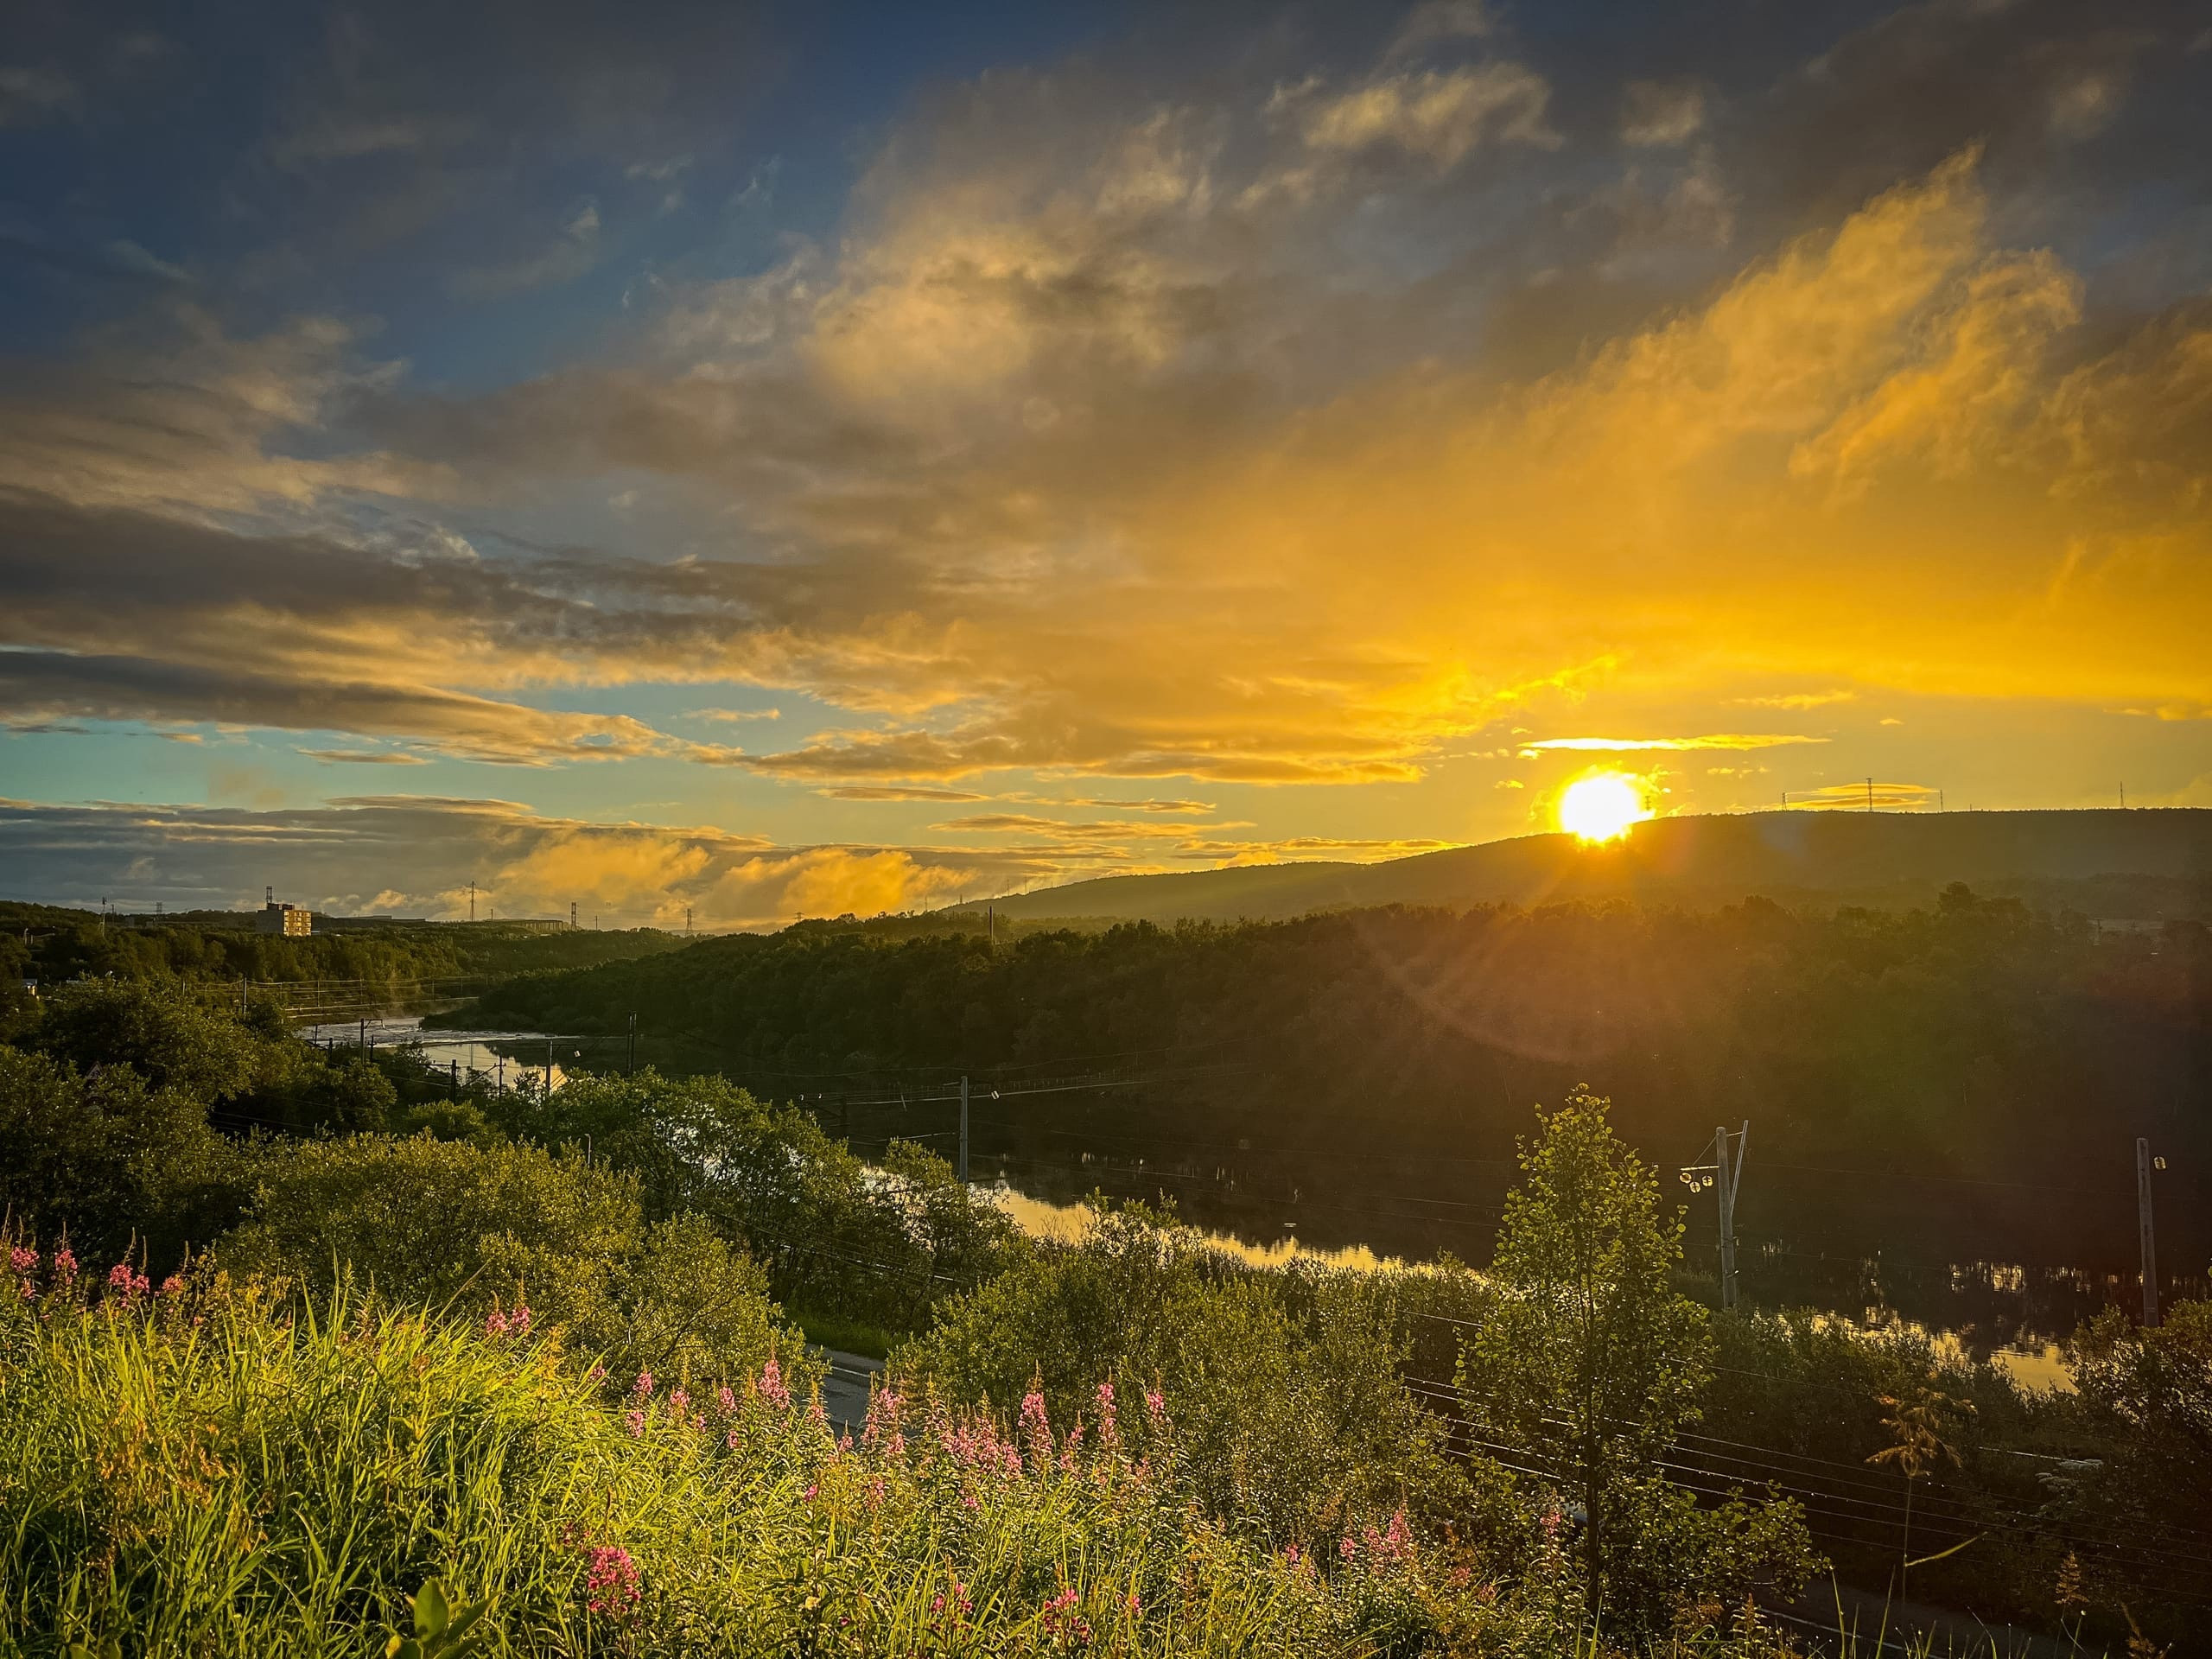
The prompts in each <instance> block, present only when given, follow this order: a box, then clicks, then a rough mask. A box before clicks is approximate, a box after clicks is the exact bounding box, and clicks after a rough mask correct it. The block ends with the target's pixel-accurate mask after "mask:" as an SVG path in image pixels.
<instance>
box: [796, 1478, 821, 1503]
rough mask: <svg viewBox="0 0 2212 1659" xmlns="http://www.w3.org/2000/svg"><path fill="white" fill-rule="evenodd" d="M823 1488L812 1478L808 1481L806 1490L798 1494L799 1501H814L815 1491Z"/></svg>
mask: <svg viewBox="0 0 2212 1659" xmlns="http://www.w3.org/2000/svg"><path fill="white" fill-rule="evenodd" d="M821 1490H822V1489H821V1487H820V1485H819V1484H817V1483H816V1482H814V1481H811V1480H810V1481H808V1482H807V1483H806V1490H805V1491H803V1492H801V1493H800V1494H799V1495H798V1501H799V1502H800V1503H813V1502H814V1495H815V1493H817V1491H821Z"/></svg>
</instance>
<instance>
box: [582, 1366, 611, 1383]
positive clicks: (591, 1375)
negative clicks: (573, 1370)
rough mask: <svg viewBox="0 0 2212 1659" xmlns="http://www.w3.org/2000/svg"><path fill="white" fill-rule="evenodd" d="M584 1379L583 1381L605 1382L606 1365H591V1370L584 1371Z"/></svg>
mask: <svg viewBox="0 0 2212 1659" xmlns="http://www.w3.org/2000/svg"><path fill="white" fill-rule="evenodd" d="M584 1381H585V1382H587V1383H604V1382H606V1381H607V1367H606V1366H604V1365H594V1366H593V1367H592V1368H591V1370H588V1371H586V1372H585V1373H584Z"/></svg>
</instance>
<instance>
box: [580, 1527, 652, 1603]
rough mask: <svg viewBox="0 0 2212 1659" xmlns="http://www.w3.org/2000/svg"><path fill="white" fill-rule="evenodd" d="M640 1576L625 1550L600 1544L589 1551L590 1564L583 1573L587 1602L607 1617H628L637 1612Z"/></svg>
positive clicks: (636, 1566)
mask: <svg viewBox="0 0 2212 1659" xmlns="http://www.w3.org/2000/svg"><path fill="white" fill-rule="evenodd" d="M643 1577H644V1575H643V1574H642V1573H639V1571H638V1564H637V1562H635V1561H633V1560H631V1559H630V1552H629V1551H628V1550H626V1549H622V1548H618V1547H617V1546H615V1545H613V1544H601V1545H600V1546H599V1547H598V1548H594V1550H593V1551H592V1553H591V1565H590V1567H589V1570H588V1571H587V1572H586V1573H585V1574H584V1590H585V1592H586V1593H587V1594H588V1596H589V1597H590V1600H589V1602H588V1604H587V1605H588V1606H589V1607H590V1609H591V1611H593V1612H594V1613H603V1614H605V1615H606V1616H607V1618H613V1619H625V1618H629V1616H630V1615H631V1614H632V1612H634V1611H637V1606H638V1602H639V1599H640V1597H641V1595H642V1594H643V1592H642V1590H641V1589H640V1587H639V1586H640V1581H641V1580H642V1579H643Z"/></svg>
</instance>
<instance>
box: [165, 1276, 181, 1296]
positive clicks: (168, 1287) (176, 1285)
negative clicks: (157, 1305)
mask: <svg viewBox="0 0 2212 1659" xmlns="http://www.w3.org/2000/svg"><path fill="white" fill-rule="evenodd" d="M183 1294H184V1275H183V1274H181V1273H173V1274H169V1276H168V1278H166V1279H164V1280H162V1295H164V1296H181V1295H183Z"/></svg>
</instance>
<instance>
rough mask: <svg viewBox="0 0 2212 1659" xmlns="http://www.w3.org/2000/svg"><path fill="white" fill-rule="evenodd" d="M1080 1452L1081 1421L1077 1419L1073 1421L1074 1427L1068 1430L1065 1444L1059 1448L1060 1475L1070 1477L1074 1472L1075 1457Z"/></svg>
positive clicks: (1081, 1439)
mask: <svg viewBox="0 0 2212 1659" xmlns="http://www.w3.org/2000/svg"><path fill="white" fill-rule="evenodd" d="M1082 1450H1083V1419H1082V1418H1080V1417H1078V1418H1077V1419H1076V1420H1075V1422H1074V1425H1073V1426H1072V1427H1070V1428H1069V1430H1068V1440H1067V1444H1066V1445H1065V1446H1062V1447H1061V1448H1060V1472H1061V1473H1062V1474H1070V1475H1071V1474H1073V1473H1074V1472H1075V1460H1076V1456H1077V1453H1078V1452H1081V1451H1082Z"/></svg>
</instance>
